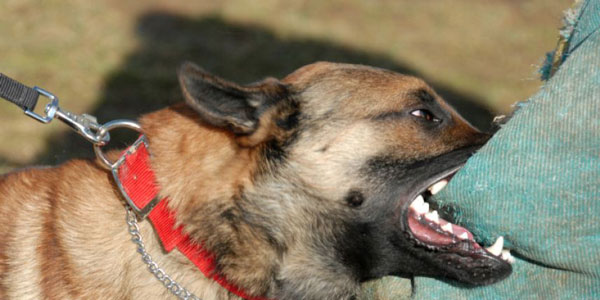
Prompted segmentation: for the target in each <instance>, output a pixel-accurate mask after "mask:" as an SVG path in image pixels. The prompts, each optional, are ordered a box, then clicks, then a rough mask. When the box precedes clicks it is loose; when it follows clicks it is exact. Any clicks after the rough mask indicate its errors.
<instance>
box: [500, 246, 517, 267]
mask: <svg viewBox="0 0 600 300" xmlns="http://www.w3.org/2000/svg"><path fill="white" fill-rule="evenodd" d="M500 257H501V258H502V259H503V260H505V261H506V262H508V263H510V264H512V263H514V262H515V258H514V257H513V256H512V255H511V254H510V250H508V249H503V250H502V254H501V255H500Z"/></svg>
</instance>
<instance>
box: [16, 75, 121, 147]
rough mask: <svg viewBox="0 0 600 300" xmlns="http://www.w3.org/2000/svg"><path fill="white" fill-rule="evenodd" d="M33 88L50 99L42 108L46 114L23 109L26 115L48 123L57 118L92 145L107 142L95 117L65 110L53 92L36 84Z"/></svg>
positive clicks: (106, 136)
mask: <svg viewBox="0 0 600 300" xmlns="http://www.w3.org/2000/svg"><path fill="white" fill-rule="evenodd" d="M33 90H34V91H36V92H37V93H38V94H40V95H42V96H44V97H46V98H48V99H50V102H49V103H48V104H46V108H45V109H44V112H45V113H46V116H40V115H38V114H36V113H35V112H33V110H25V114H26V115H28V116H30V117H32V118H34V119H35V120H37V121H40V122H42V123H44V124H47V123H50V121H52V120H53V119H59V120H61V121H62V122H64V123H65V124H67V125H69V127H71V128H72V129H73V130H75V132H77V133H78V134H79V135H81V136H83V137H84V138H85V139H86V140H88V141H89V142H91V143H93V144H94V145H101V146H103V145H105V144H106V143H108V141H109V140H110V135H108V133H106V134H103V135H100V134H98V131H99V130H100V127H101V126H100V124H98V121H97V120H96V117H94V116H92V115H88V114H82V115H78V114H74V113H72V112H69V111H66V110H64V109H62V108H60V106H58V98H57V97H56V96H54V94H52V93H50V92H48V91H46V90H44V89H42V88H40V87H37V86H36V87H34V88H33Z"/></svg>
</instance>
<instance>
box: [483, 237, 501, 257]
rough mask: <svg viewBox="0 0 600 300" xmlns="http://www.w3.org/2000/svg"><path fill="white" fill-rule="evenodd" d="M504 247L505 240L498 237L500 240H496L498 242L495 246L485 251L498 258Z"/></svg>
mask: <svg viewBox="0 0 600 300" xmlns="http://www.w3.org/2000/svg"><path fill="white" fill-rule="evenodd" d="M503 246H504V238H503V237H498V239H497V240H496V242H495V243H494V244H493V245H491V246H489V247H487V248H485V249H486V250H487V251H489V252H490V253H492V254H494V255H496V256H500V253H502V247H503Z"/></svg>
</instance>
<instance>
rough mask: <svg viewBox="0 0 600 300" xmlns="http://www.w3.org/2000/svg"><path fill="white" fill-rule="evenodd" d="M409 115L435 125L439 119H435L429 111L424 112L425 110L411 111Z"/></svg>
mask: <svg viewBox="0 0 600 300" xmlns="http://www.w3.org/2000/svg"><path fill="white" fill-rule="evenodd" d="M410 114H411V115H413V116H415V117H417V118H423V119H425V120H427V121H430V122H435V123H439V122H440V119H438V118H436V117H435V116H434V115H433V113H432V112H430V111H429V110H426V109H417V110H413V111H411V112H410Z"/></svg>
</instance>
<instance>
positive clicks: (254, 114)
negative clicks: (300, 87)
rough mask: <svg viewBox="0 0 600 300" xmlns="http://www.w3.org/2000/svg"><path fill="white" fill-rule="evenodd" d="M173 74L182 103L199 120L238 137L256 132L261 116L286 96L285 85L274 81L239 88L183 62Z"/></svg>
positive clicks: (239, 86) (189, 63)
mask: <svg viewBox="0 0 600 300" xmlns="http://www.w3.org/2000/svg"><path fill="white" fill-rule="evenodd" d="M177 75H178V77H179V84H180V85H181V90H182V92H183V96H184V98H185V101H186V103H187V104H188V105H189V106H191V107H192V108H193V109H194V110H195V111H196V112H198V114H199V115H200V118H201V119H202V120H203V121H205V122H207V123H208V124H210V125H212V126H215V127H220V128H225V129H228V130H230V131H232V132H234V133H235V134H238V135H251V134H253V133H254V132H255V131H257V129H258V127H259V125H260V124H259V123H260V119H261V115H263V114H264V113H265V112H266V111H267V110H268V109H269V108H270V107H272V106H273V105H275V104H276V103H277V102H279V101H280V100H282V99H284V98H286V97H287V88H286V86H285V84H283V83H281V82H280V81H278V80H276V79H266V80H264V81H261V82H259V83H256V84H251V85H247V86H241V85H238V84H235V83H233V82H229V81H227V80H224V79H221V78H219V77H216V76H214V75H211V74H209V73H207V72H206V71H204V70H203V69H202V68H200V67H199V66H197V65H195V64H194V63H191V62H185V63H183V64H182V65H181V67H179V69H178V71H177Z"/></svg>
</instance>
